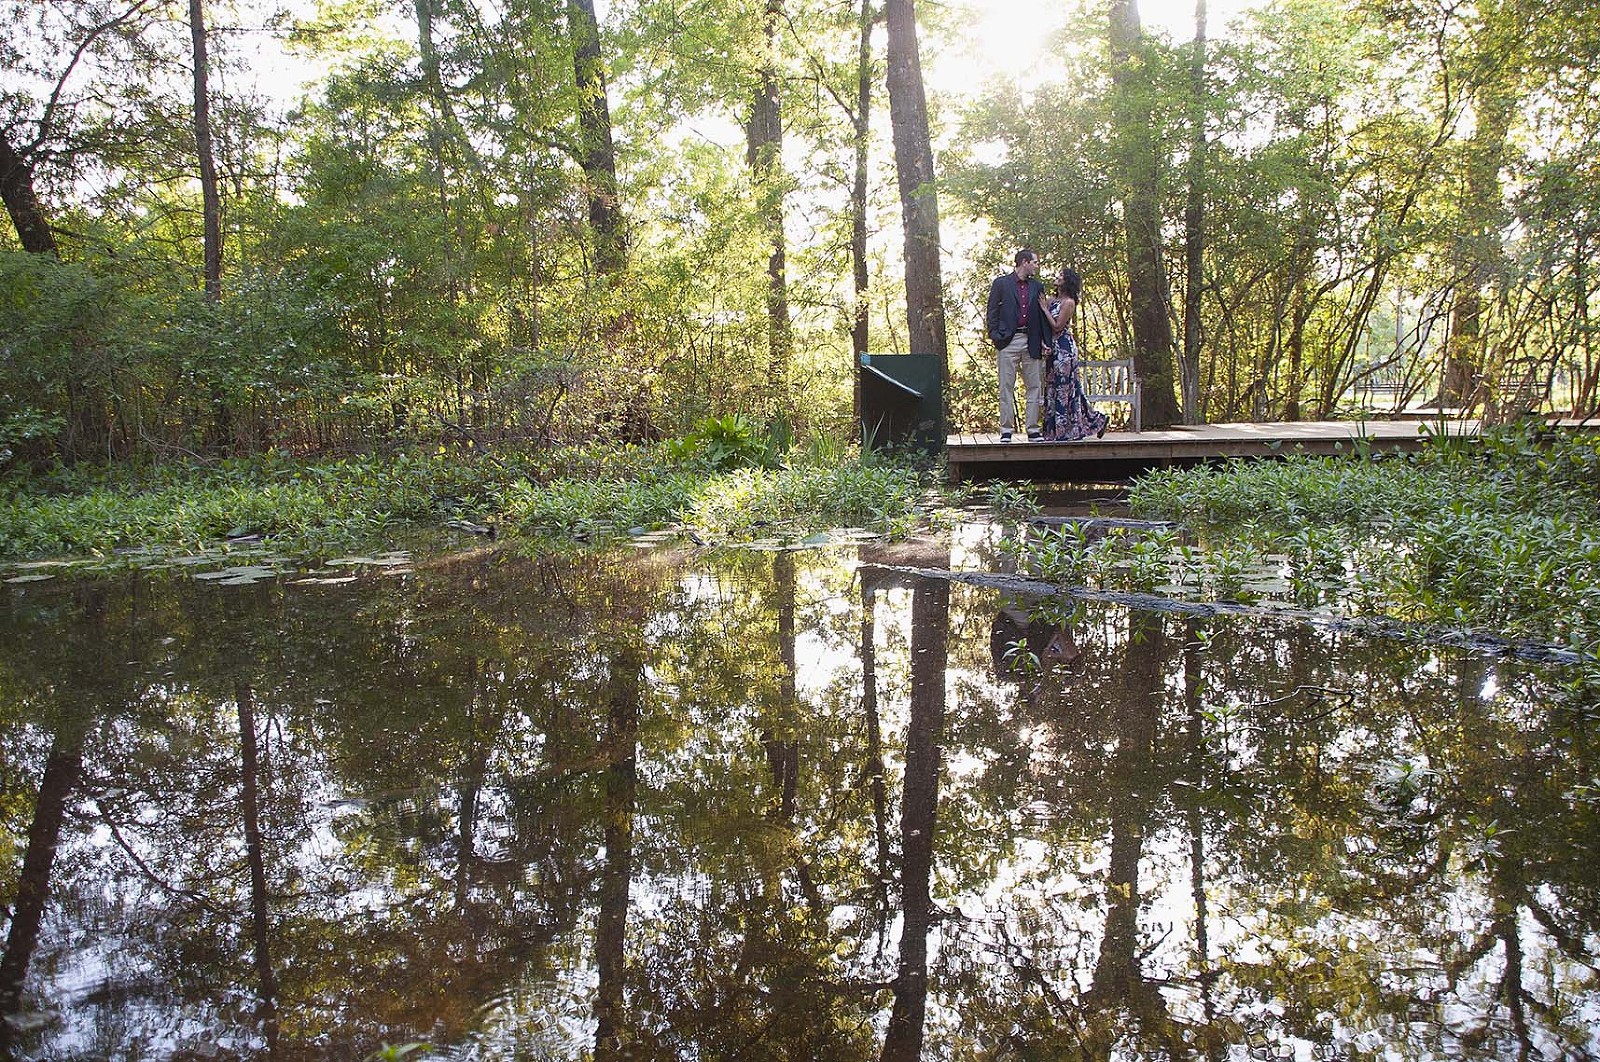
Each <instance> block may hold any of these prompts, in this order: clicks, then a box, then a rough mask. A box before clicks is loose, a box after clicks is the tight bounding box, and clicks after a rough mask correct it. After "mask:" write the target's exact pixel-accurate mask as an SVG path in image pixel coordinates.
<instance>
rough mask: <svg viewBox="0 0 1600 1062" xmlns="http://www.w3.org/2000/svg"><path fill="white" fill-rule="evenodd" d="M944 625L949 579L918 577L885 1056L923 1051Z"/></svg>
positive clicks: (909, 1058)
mask: <svg viewBox="0 0 1600 1062" xmlns="http://www.w3.org/2000/svg"><path fill="white" fill-rule="evenodd" d="M949 627H950V584H949V583H948V582H946V581H944V580H942V579H938V580H935V579H928V580H924V581H922V582H921V583H920V584H919V585H918V586H917V588H916V590H915V591H914V593H913V595H912V599H911V720H910V722H909V724H908V726H907V728H906V760H905V794H904V797H903V799H902V801H901V811H900V859H901V863H900V865H901V871H900V904H901V915H902V917H901V920H900V962H899V965H898V967H897V970H896V974H895V982H894V1008H893V1010H892V1011H891V1012H890V1014H889V1028H888V1031H887V1033H886V1034H885V1035H884V1040H883V1055H882V1062H916V1060H917V1059H920V1058H921V1057H922V1038H923V1026H924V1019H925V1017H926V1015H927V1006H928V933H929V932H930V931H931V930H932V928H933V895H932V892H931V889H930V884H931V882H932V879H933V838H934V832H935V827H936V826H937V823H938V809H939V768H940V762H941V759H942V753H941V742H942V741H943V740H944V738H943V733H944V708H945V669H946V665H947V663H948V661H949V656H950V634H949Z"/></svg>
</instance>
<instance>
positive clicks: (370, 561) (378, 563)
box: [327, 550, 411, 568]
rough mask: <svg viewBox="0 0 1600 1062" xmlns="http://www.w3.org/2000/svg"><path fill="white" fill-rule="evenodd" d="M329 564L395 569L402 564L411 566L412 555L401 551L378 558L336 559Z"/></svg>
mask: <svg viewBox="0 0 1600 1062" xmlns="http://www.w3.org/2000/svg"><path fill="white" fill-rule="evenodd" d="M327 563H328V564H329V565H330V566H333V565H343V566H346V567H349V566H352V565H369V566H371V567H376V568H393V567H397V566H399V565H401V564H410V563H411V553H410V551H409V550H400V551H398V552H395V553H380V554H378V555H377V556H376V557H334V558H333V559H332V560H329V561H328V562H327Z"/></svg>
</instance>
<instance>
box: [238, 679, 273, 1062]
mask: <svg viewBox="0 0 1600 1062" xmlns="http://www.w3.org/2000/svg"><path fill="white" fill-rule="evenodd" d="M236 703H237V704H238V709H239V768H240V778H241V781H242V784H241V787H240V802H241V803H242V804H243V817H244V851H245V860H246V862H248V863H249V865H250V943H251V951H252V953H253V954H254V957H255V967H256V1019H257V1020H258V1021H259V1022H260V1023H261V1027H262V1031H263V1033H264V1035H265V1036H266V1039H267V1044H268V1045H269V1052H270V1049H275V1047H276V1045H277V1041H278V987H277V980H276V978H275V977H274V976H273V973H272V949H271V946H270V945H271V936H270V928H271V926H270V923H269V916H270V910H269V907H268V899H269V897H268V895H267V864H266V858H265V855H264V853H263V849H262V843H261V790H260V775H261V769H260V762H259V754H258V748H257V745H256V702H255V691H253V690H252V689H251V688H250V687H249V686H247V685H244V684H242V683H241V684H240V686H239V689H238V692H237V695H236Z"/></svg>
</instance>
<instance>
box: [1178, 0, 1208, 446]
mask: <svg viewBox="0 0 1600 1062" xmlns="http://www.w3.org/2000/svg"><path fill="white" fill-rule="evenodd" d="M1189 92H1190V110H1189V189H1188V201H1187V203H1186V204H1185V206H1184V211H1183V250H1184V259H1185V269H1184V289H1183V358H1182V359H1181V360H1180V361H1179V363H1178V370H1179V372H1178V376H1179V390H1180V391H1181V392H1182V394H1181V399H1182V405H1183V422H1184V423H1185V424H1200V423H1203V422H1204V421H1205V417H1204V416H1203V415H1202V413H1201V411H1200V347H1201V344H1202V342H1203V341H1204V338H1205V336H1204V333H1203V331H1202V329H1201V320H1200V295H1201V292H1202V291H1204V290H1205V177H1206V0H1195V5H1194V55H1193V56H1192V57H1191V59H1190V66H1189Z"/></svg>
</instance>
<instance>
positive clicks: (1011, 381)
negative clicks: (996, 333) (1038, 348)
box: [997, 331, 1044, 433]
mask: <svg viewBox="0 0 1600 1062" xmlns="http://www.w3.org/2000/svg"><path fill="white" fill-rule="evenodd" d="M997 361H998V362H999V370H1000V430H1001V431H1011V432H1014V431H1016V430H1017V370H1018V369H1019V368H1020V369H1021V370H1022V391H1023V396H1024V397H1023V401H1024V406H1023V425H1024V427H1025V428H1026V430H1027V431H1028V432H1030V433H1033V432H1037V431H1038V430H1039V380H1040V375H1041V372H1042V366H1043V365H1044V359H1043V358H1030V357H1028V335H1027V333H1026V332H1021V331H1019V332H1018V333H1017V334H1016V335H1014V336H1012V337H1011V342H1010V343H1007V344H1006V348H1005V349H1004V350H1002V351H999V352H998V355H997Z"/></svg>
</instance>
